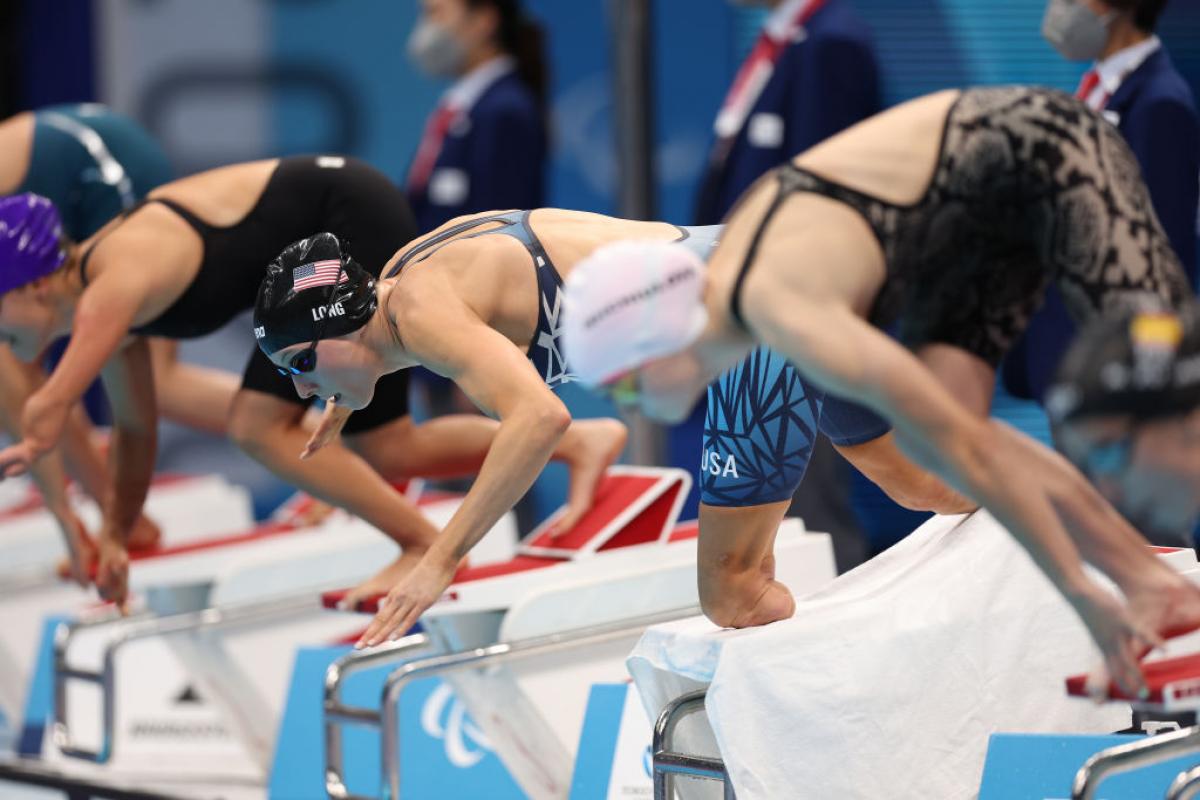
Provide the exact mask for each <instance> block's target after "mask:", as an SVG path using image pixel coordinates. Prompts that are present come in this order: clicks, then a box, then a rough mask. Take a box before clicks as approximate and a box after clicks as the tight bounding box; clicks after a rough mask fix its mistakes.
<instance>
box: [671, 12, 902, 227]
mask: <svg viewBox="0 0 1200 800" xmlns="http://www.w3.org/2000/svg"><path fill="white" fill-rule="evenodd" d="M763 4H764V5H770V6H771V7H772V11H771V15H770V17H769V18H768V20H767V23H766V25H765V26H764V28H763V31H762V33H761V35H760V36H759V39H758V43H757V44H756V45H755V47H754V50H753V51H752V52H751V54H750V56H749V57H748V58H747V60H746V62H745V63H744V64H743V65H742V67H741V69H740V70H739V72H738V75H737V77H736V78H735V80H734V84H733V86H732V87H731V88H730V90H729V93H728V95H727V96H726V98H725V102H724V104H723V106H722V108H721V111H720V113H719V114H718V115H717V120H716V124H715V125H714V128H715V134H716V142H715V144H714V146H713V149H712V152H711V154H710V158H709V163H708V167H707V170H706V172H705V176H704V179H703V182H702V183H701V189H700V193H699V196H698V197H697V202H696V210H695V223H696V224H697V225H715V224H717V223H719V222H720V221H721V219H722V218H723V217H724V216H725V214H726V212H728V211H729V209H730V208H731V207H732V206H733V203H734V202H735V201H736V200H737V198H738V197H739V196H740V195H741V194H742V192H744V191H745V190H746V189H747V188H748V187H749V186H750V184H752V183H754V181H755V180H757V179H758V177H759V176H760V175H762V174H763V173H765V172H767V171H768V170H770V169H772V168H774V167H777V166H779V165H780V164H782V163H783V162H784V161H786V160H787V159H789V158H791V157H792V156H794V155H796V154H797V153H799V152H801V151H803V150H806V149H808V148H809V147H812V146H813V145H815V144H817V143H818V142H820V141H822V140H823V139H827V138H828V137H830V136H832V135H833V134H835V133H837V132H839V131H841V130H843V129H844V128H848V127H849V126H851V125H853V124H854V123H856V122H858V121H859V120H861V119H865V118H866V117H869V116H871V115H872V114H874V113H876V112H877V111H879V110H880V96H879V70H878V66H877V63H876V59H875V48H874V44H873V43H872V38H871V31H870V29H869V28H868V27H867V25H866V23H864V22H863V21H862V19H861V18H860V17H859V16H858V14H857V13H856V12H855V10H854V8H853V6H851V5H850V3H848V2H846V0H773V2H766V3H763Z"/></svg>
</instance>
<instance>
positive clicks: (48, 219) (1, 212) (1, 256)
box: [0, 194, 67, 294]
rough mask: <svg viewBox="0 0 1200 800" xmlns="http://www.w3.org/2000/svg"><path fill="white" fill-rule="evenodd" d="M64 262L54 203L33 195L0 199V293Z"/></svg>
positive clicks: (29, 280)
mask: <svg viewBox="0 0 1200 800" xmlns="http://www.w3.org/2000/svg"><path fill="white" fill-rule="evenodd" d="M66 259H67V254H66V252H65V251H64V250H63V248H62V218H61V217H60V216H59V215H58V209H57V208H55V207H54V203H52V202H50V201H49V200H47V199H46V198H44V197H42V196H41V195H36V194H18V195H13V196H12V197H2V198H0V294H4V293H5V292H10V291H12V290H13V289H19V288H20V287H22V286H24V285H25V284H27V283H32V282H33V281H35V280H37V279H38V278H41V277H43V276H44V275H49V274H50V273H51V272H54V270H56V269H58V268H59V267H60V266H62V263H63V262H64V261H66Z"/></svg>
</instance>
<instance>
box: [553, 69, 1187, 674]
mask: <svg viewBox="0 0 1200 800" xmlns="http://www.w3.org/2000/svg"><path fill="white" fill-rule="evenodd" d="M636 249H637V248H636V247H630V248H629V251H627V252H625V253H624V254H623V255H622V257H621V258H620V259H614V258H613V257H611V256H609V255H608V254H606V253H604V252H603V251H601V252H599V253H597V254H596V257H595V258H594V259H593V260H592V261H591V262H590V263H588V264H586V265H581V266H580V267H579V268H578V269H577V270H576V273H575V274H574V275H572V276H571V278H569V279H568V280H567V283H566V288H565V290H564V295H565V297H564V305H565V309H566V312H565V313H566V324H567V331H566V333H565V335H564V339H565V342H566V345H565V346H566V353H567V361H568V364H569V365H570V367H571V369H572V370H574V371H576V372H577V373H578V374H579V376H580V379H581V380H583V381H584V382H586V383H589V384H592V385H603V386H605V387H606V390H607V391H609V392H610V393H614V394H617V395H620V396H621V397H623V398H625V399H626V400H627V401H628V402H631V403H634V404H638V405H640V406H641V408H642V409H643V410H644V411H646V412H647V413H649V414H650V415H651V416H654V417H658V418H662V419H679V418H680V417H681V416H682V415H683V414H684V413H686V411H687V410H688V409H689V408H690V407H691V406H692V404H693V403H694V402H695V400H696V398H697V397H698V395H699V393H700V392H701V391H702V390H703V388H704V387H705V386H706V385H707V384H708V382H709V381H710V380H712V378H713V377H714V376H716V375H718V374H720V373H721V372H723V371H724V370H725V369H727V368H728V367H729V366H730V365H731V364H732V363H735V362H737V361H738V360H740V359H741V358H743V357H744V356H745V355H746V353H747V352H748V351H749V350H750V349H751V348H752V347H753V346H755V344H757V343H762V344H766V345H768V346H770V347H772V348H773V349H774V350H776V351H778V352H780V353H782V354H783V355H785V356H786V357H787V358H788V359H789V360H790V361H791V362H792V363H793V364H795V365H796V367H797V368H798V369H799V370H801V372H803V373H804V374H805V375H807V376H808V377H809V378H810V379H811V380H812V381H813V382H814V383H816V384H818V385H820V386H822V387H823V388H825V389H827V390H829V391H831V392H834V393H836V394H839V395H841V396H844V397H846V398H848V399H850V400H853V401H856V402H859V403H862V404H864V405H866V406H868V407H870V408H872V409H873V410H875V411H877V412H878V413H880V414H881V415H882V416H884V417H885V418H886V419H888V420H889V421H890V422H891V423H892V425H893V426H894V429H895V431H896V436H897V438H898V439H899V440H900V441H901V443H902V445H903V446H904V447H905V449H906V450H907V452H908V453H909V454H910V455H911V456H912V457H913V458H914V459H915V460H916V461H917V462H918V463H920V464H922V465H923V466H925V467H926V468H928V469H931V470H932V471H934V472H935V473H937V474H938V475H940V476H941V477H943V478H944V479H946V480H947V481H948V482H950V483H951V484H952V485H953V486H955V488H957V489H959V490H960V491H962V492H964V493H965V494H967V495H968V496H970V497H972V498H973V499H975V500H977V501H979V502H980V504H981V505H983V506H984V507H986V508H988V509H989V510H990V511H992V513H993V514H995V516H996V517H997V519H998V520H999V521H1000V522H1001V523H1002V524H1004V525H1005V526H1006V527H1007V528H1008V529H1009V530H1010V531H1011V532H1012V533H1013V534H1014V535H1015V536H1016V537H1017V538H1018V539H1019V540H1020V541H1021V542H1022V544H1023V545H1024V546H1025V547H1026V548H1027V549H1028V550H1029V551H1030V554H1031V555H1032V556H1033V557H1034V558H1035V560H1036V561H1037V562H1038V563H1039V565H1040V566H1041V567H1042V569H1043V570H1044V571H1045V572H1046V573H1047V575H1048V576H1049V577H1050V578H1051V579H1052V580H1053V581H1054V583H1055V584H1056V585H1057V586H1058V587H1059V589H1060V591H1062V592H1063V593H1064V595H1065V596H1066V597H1067V598H1068V599H1069V600H1070V601H1071V602H1072V603H1073V605H1074V606H1075V608H1076V609H1077V610H1078V612H1079V613H1080V615H1081V617H1082V618H1083V619H1084V621H1085V623H1086V624H1087V625H1088V627H1089V629H1090V631H1091V633H1092V636H1093V638H1094V639H1095V640H1096V642H1097V643H1098V644H1099V646H1100V648H1101V650H1102V651H1103V653H1104V655H1105V657H1106V660H1107V663H1108V666H1109V668H1110V669H1111V670H1112V672H1113V673H1114V677H1115V678H1116V679H1117V680H1118V681H1120V682H1121V683H1122V684H1123V685H1124V686H1126V687H1129V688H1134V687H1137V686H1139V685H1140V684H1141V677H1140V673H1139V670H1138V668H1137V656H1138V655H1139V653H1140V652H1141V650H1143V649H1144V647H1145V646H1146V643H1147V642H1149V641H1154V640H1156V638H1157V637H1158V636H1159V635H1167V634H1169V633H1173V632H1176V631H1178V630H1180V629H1189V628H1192V627H1196V626H1200V590H1197V589H1196V588H1195V587H1193V586H1192V585H1190V584H1189V583H1188V582H1187V581H1185V580H1183V579H1182V578H1180V577H1179V576H1178V575H1176V574H1174V573H1173V572H1172V571H1171V570H1170V569H1168V568H1166V567H1164V566H1163V565H1162V564H1161V563H1159V561H1158V560H1157V559H1156V558H1155V557H1154V556H1153V555H1152V554H1151V553H1150V552H1149V549H1148V548H1147V547H1145V546H1144V545H1145V542H1144V540H1143V539H1142V538H1141V537H1140V536H1139V535H1138V534H1137V532H1136V531H1135V530H1134V529H1133V528H1132V527H1130V526H1129V525H1128V523H1126V522H1125V521H1124V520H1123V519H1122V518H1121V517H1120V516H1119V515H1118V514H1117V513H1116V512H1115V511H1114V510H1113V509H1112V508H1111V507H1110V506H1109V505H1108V504H1107V503H1106V502H1105V501H1104V500H1103V498H1101V497H1100V496H1099V495H1098V494H1097V493H1096V492H1095V490H1094V489H1093V488H1092V487H1091V486H1090V484H1088V483H1087V482H1086V481H1085V480H1084V479H1083V478H1082V477H1081V476H1079V475H1078V473H1077V472H1076V471H1075V470H1073V469H1072V468H1070V466H1069V465H1068V464H1067V463H1066V462H1065V461H1064V460H1063V459H1061V458H1058V457H1057V456H1056V455H1055V454H1053V453H1052V452H1050V451H1048V450H1046V449H1045V448H1042V447H1040V446H1038V445H1036V444H1035V443H1033V442H1032V441H1030V440H1028V439H1026V438H1025V437H1023V436H1021V435H1019V434H1017V433H1016V432H1014V431H1012V430H1011V429H1009V428H1007V427H1006V426H1003V425H1001V424H999V423H994V422H990V421H989V420H988V419H987V411H988V407H989V404H990V399H991V396H992V387H993V385H994V380H995V365H996V363H997V361H998V360H999V359H1000V357H1001V356H1002V355H1003V354H1004V351H1005V350H1006V348H1007V347H1008V346H1009V345H1010V344H1011V342H1012V341H1013V339H1014V338H1015V337H1016V336H1017V335H1018V334H1019V333H1020V332H1021V330H1022V329H1023V327H1024V325H1025V323H1026V322H1027V320H1028V319H1029V316H1030V315H1031V314H1032V313H1033V311H1034V310H1035V309H1036V308H1037V306H1038V304H1039V303H1040V301H1041V296H1042V292H1043V291H1044V289H1045V287H1046V285H1047V284H1048V283H1049V282H1050V281H1056V282H1057V283H1058V284H1059V285H1060V286H1061V287H1062V289H1063V294H1064V297H1065V298H1067V300H1068V304H1069V305H1070V307H1071V309H1072V311H1073V312H1074V313H1075V314H1076V315H1077V316H1078V317H1079V319H1080V321H1086V320H1087V319H1088V318H1089V317H1094V316H1096V315H1098V314H1100V313H1101V312H1109V311H1116V310H1118V309H1120V308H1122V307H1126V308H1128V307H1134V306H1138V305H1141V304H1145V303H1149V302H1153V303H1156V304H1164V305H1170V304H1174V303H1178V302H1180V301H1181V300H1182V299H1183V298H1184V297H1185V296H1186V294H1187V292H1188V287H1187V282H1186V279H1185V277H1184V273H1183V270H1182V269H1181V268H1180V266H1179V264H1178V262H1177V261H1176V260H1175V257H1174V255H1173V254H1172V252H1171V249H1170V245H1169V243H1168V242H1167V239H1166V236H1165V235H1164V234H1163V232H1162V228H1161V227H1160V225H1159V224H1158V221H1157V219H1156V218H1155V216H1154V212H1153V209H1152V206H1151V204H1150V199H1149V196H1148V195H1147V192H1146V189H1145V187H1144V186H1143V185H1142V183H1141V181H1140V179H1139V177H1138V171H1137V166H1136V162H1135V161H1134V159H1133V156H1132V154H1131V153H1130V152H1129V150H1128V148H1127V147H1126V145H1125V144H1124V142H1123V141H1122V140H1121V137H1120V134H1119V133H1118V132H1117V131H1116V130H1115V129H1114V128H1112V126H1110V125H1109V124H1108V123H1107V122H1106V121H1104V120H1103V119H1102V118H1101V117H1100V116H1098V115H1097V114H1095V113H1093V112H1091V111H1090V110H1088V109H1087V108H1086V107H1085V106H1084V105H1083V104H1081V103H1079V102H1078V101H1076V100H1074V99H1072V98H1070V97H1068V96H1067V95H1064V94H1061V93H1059V92H1053V91H1048V90H1040V89H1025V88H997V89H977V90H967V91H963V92H942V93H939V94H936V95H930V96H928V97H925V98H920V99H918V100H915V101H912V102H910V103H906V104H904V105H901V106H898V107H896V108H894V109H891V110H889V111H886V112H884V113H882V114H879V115H877V116H875V117H872V118H870V119H868V120H866V121H864V122H862V123H860V124H858V125H856V126H854V127H853V128H850V129H849V130H847V131H844V132H843V133H841V134H838V135H837V136H834V137H833V138H831V139H829V140H827V141H825V142H823V143H822V144H820V145H817V146H816V147H814V148H812V149H811V150H809V151H807V152H805V153H803V154H801V155H800V156H798V157H797V158H796V159H795V160H794V161H793V162H792V163H791V164H789V165H787V166H784V167H782V168H780V169H778V170H776V171H775V172H773V173H770V174H768V175H766V176H764V177H763V178H762V179H761V180H760V181H759V182H758V183H757V184H756V185H755V186H754V187H752V188H751V189H750V190H749V191H748V192H747V193H746V195H745V196H744V197H743V198H742V200H741V201H740V203H739V205H738V206H737V208H735V209H734V211H733V212H732V213H731V216H730V218H729V220H728V224H727V225H726V229H725V234H724V237H723V239H722V240H721V245H720V247H719V248H718V249H717V252H716V253H715V254H714V256H713V258H712V259H711V260H710V262H709V267H708V270H707V273H706V272H705V270H704V268H703V265H701V264H699V263H698V262H697V261H696V260H695V259H691V258H688V257H687V256H686V254H684V253H681V252H679V251H675V252H670V249H669V248H663V247H661V246H660V247H642V248H641V250H642V253H641V255H640V256H639V255H638V254H637V253H636V252H632V251H636ZM692 315H699V316H700V317H701V318H702V319H703V322H702V323H700V324H696V323H694V322H692V321H691V317H692ZM681 321H685V322H686V324H682V323H681ZM892 323H898V325H899V331H900V337H901V340H902V342H903V343H904V344H906V345H908V347H909V348H910V349H905V348H904V347H902V346H900V345H899V344H897V343H896V342H895V341H893V340H891V339H890V338H889V337H888V336H887V335H886V334H885V333H884V332H883V331H882V330H880V328H881V327H883V326H885V325H889V324H892ZM1084 560H1087V561H1090V562H1091V563H1093V564H1095V565H1096V566H1097V567H1099V568H1101V569H1102V570H1104V571H1105V572H1106V573H1107V574H1108V575H1109V576H1110V577H1112V578H1113V579H1114V580H1115V581H1116V582H1117V583H1118V584H1119V585H1120V586H1121V588H1122V590H1123V591H1124V594H1125V597H1126V598H1127V600H1128V605H1127V606H1122V605H1120V604H1118V603H1117V602H1116V601H1115V600H1114V599H1113V598H1112V596H1111V595H1110V594H1108V593H1107V592H1106V591H1105V590H1104V589H1102V588H1101V587H1099V586H1098V585H1097V584H1096V583H1095V582H1094V581H1092V580H1091V579H1090V578H1088V576H1087V574H1086V573H1085V571H1084V569H1083V561H1084ZM771 594H772V593H768V595H771ZM772 597H773V599H772ZM772 597H766V596H765V599H764V602H766V603H776V604H778V606H779V613H780V614H781V615H782V614H783V613H785V612H784V610H783V609H784V606H785V604H786V602H787V600H788V598H787V597H786V594H785V593H784V592H783V591H782V588H781V587H780V588H779V589H777V590H776V591H774V593H773V595H772Z"/></svg>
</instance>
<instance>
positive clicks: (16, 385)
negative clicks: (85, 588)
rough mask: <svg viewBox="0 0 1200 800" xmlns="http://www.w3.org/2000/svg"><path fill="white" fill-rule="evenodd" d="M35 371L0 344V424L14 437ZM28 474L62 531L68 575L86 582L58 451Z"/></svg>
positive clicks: (80, 538)
mask: <svg viewBox="0 0 1200 800" xmlns="http://www.w3.org/2000/svg"><path fill="white" fill-rule="evenodd" d="M37 370H39V367H37V366H35V365H32V366H31V365H27V364H23V363H22V362H21V361H20V360H19V359H18V358H17V357H16V356H14V355H13V354H12V351H10V350H9V349H8V348H7V347H0V426H3V428H4V430H5V431H6V432H7V433H8V434H9V435H10V436H12V437H13V438H14V439H20V438H21V409H22V408H23V407H24V404H25V401H26V400H27V399H28V398H29V396H30V395H31V394H33V391H34V386H35V383H36V382H35V380H34V379H33V375H32V371H37ZM30 476H31V477H32V478H33V481H34V483H35V484H37V487H38V489H39V490H40V491H41V493H42V502H44V503H45V505H46V510H47V511H49V512H50V513H51V515H53V516H54V519H55V521H56V522H57V523H58V527H59V530H61V531H62V535H63V543H64V544H65V545H66V547H67V553H68V554H69V555H70V559H71V573H72V576H73V577H74V578H75V580H76V582H78V583H81V584H86V583H87V580H88V577H87V572H86V566H87V557H86V552H85V547H86V542H85V534H84V530H83V524H82V523H81V522H80V521H79V518H78V517H76V516H75V512H74V511H72V510H71V503H70V502H69V501H68V499H67V475H66V471H65V470H64V469H63V463H62V458H61V457H60V454H59V453H58V452H52V453H51V454H50V455H48V456H47V457H46V458H43V459H42V460H41V461H38V462H37V463H36V464H34V465H33V469H31V470H30Z"/></svg>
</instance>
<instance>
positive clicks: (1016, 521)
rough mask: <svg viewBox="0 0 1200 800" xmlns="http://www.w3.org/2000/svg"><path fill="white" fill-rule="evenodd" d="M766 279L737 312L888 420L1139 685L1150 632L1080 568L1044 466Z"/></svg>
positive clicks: (850, 325)
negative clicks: (971, 501)
mask: <svg viewBox="0 0 1200 800" xmlns="http://www.w3.org/2000/svg"><path fill="white" fill-rule="evenodd" d="M768 284H769V282H768V281H758V282H755V281H751V282H749V283H748V284H747V287H746V288H747V291H746V294H745V295H744V305H743V308H744V311H745V317H746V319H747V320H748V322H749V323H750V326H751V328H752V329H753V331H754V333H756V334H757V335H758V337H759V338H760V339H761V340H762V342H763V343H765V344H767V345H768V346H770V347H773V348H775V349H776V350H778V351H779V352H782V353H784V354H785V355H786V356H787V357H788V358H789V359H790V360H791V361H792V363H793V364H795V365H796V367H797V368H798V369H800V370H801V371H803V372H804V373H805V374H806V375H808V376H809V377H810V378H812V379H813V380H814V381H816V382H817V383H819V384H821V385H822V386H824V387H825V388H826V389H827V390H829V391H831V392H834V393H836V394H839V395H842V396H844V397H847V398H849V399H851V400H855V401H857V402H860V403H862V404H864V405H866V406H869V407H870V408H872V409H874V410H876V411H877V412H879V413H880V414H882V415H884V416H885V417H887V418H888V419H889V420H891V421H892V423H893V425H894V426H895V430H896V435H897V438H898V441H899V442H900V444H901V446H902V447H903V448H904V449H905V451H906V452H907V453H908V454H909V455H910V456H911V457H912V458H914V460H916V461H917V463H918V464H920V465H922V466H924V467H926V468H927V469H930V470H932V471H933V472H935V473H937V474H938V475H940V476H941V477H943V478H944V479H945V480H947V481H948V482H949V483H950V484H951V485H953V486H954V487H955V488H956V489H958V490H959V491H960V492H962V493H964V494H965V495H967V496H969V497H973V498H975V499H977V500H979V501H980V503H981V504H982V505H983V506H984V507H986V508H987V509H988V510H990V511H991V512H992V513H993V514H994V515H995V517H996V518H997V519H998V520H999V522H1000V523H1001V524H1002V525H1004V526H1005V527H1006V528H1007V529H1008V530H1009V531H1010V532H1012V534H1013V535H1014V536H1015V537H1016V538H1017V540H1018V541H1019V542H1020V543H1021V545H1022V546H1023V547H1024V548H1025V549H1026V551H1027V552H1028V553H1029V554H1030V556H1031V557H1032V558H1033V559H1034V561H1035V562H1036V563H1037V564H1038V566H1039V567H1040V568H1041V569H1042V571H1043V572H1044V573H1045V574H1046V575H1047V577H1049V578H1050V580H1051V581H1052V582H1053V583H1054V585H1055V586H1056V587H1057V588H1058V590H1059V592H1061V593H1062V595H1063V596H1064V597H1065V598H1066V599H1067V600H1068V601H1069V602H1070V603H1071V604H1072V606H1073V607H1074V608H1075V609H1076V611H1077V613H1079V615H1080V617H1081V618H1082V619H1083V621H1084V623H1085V624H1086V625H1087V627H1088V629H1089V631H1090V633H1091V635H1092V638H1093V639H1094V640H1095V641H1096V643H1097V645H1099V647H1100V650H1101V652H1102V653H1103V654H1104V657H1105V661H1106V664H1107V667H1108V669H1109V671H1110V674H1111V675H1112V676H1113V678H1114V679H1115V680H1116V681H1117V682H1118V683H1119V684H1120V685H1121V686H1122V687H1124V688H1125V689H1126V690H1128V691H1138V690H1139V689H1141V688H1142V687H1143V682H1142V677H1141V673H1140V670H1139V668H1138V657H1139V655H1140V654H1141V652H1143V651H1144V650H1145V649H1146V647H1147V646H1148V645H1151V644H1154V643H1156V642H1157V641H1158V639H1157V634H1158V632H1157V631H1154V630H1148V629H1146V628H1145V627H1144V626H1143V625H1142V624H1141V623H1140V622H1139V621H1138V620H1136V619H1135V618H1134V617H1133V616H1132V614H1130V613H1129V611H1128V610H1127V609H1126V608H1124V607H1123V606H1122V605H1121V604H1120V603H1119V602H1118V601H1117V600H1116V599H1115V598H1114V597H1113V596H1112V595H1110V594H1108V593H1107V592H1106V591H1105V590H1104V589H1102V588H1101V587H1100V586H1098V585H1097V584H1096V583H1095V582H1094V581H1092V580H1091V579H1089V578H1088V576H1087V574H1086V573H1085V572H1084V569H1083V560H1082V558H1081V557H1080V554H1079V551H1078V549H1076V547H1075V545H1074V543H1073V542H1072V540H1071V537H1070V536H1069V535H1068V532H1067V530H1066V529H1065V528H1064V525H1063V522H1062V520H1061V519H1060V518H1059V516H1058V513H1057V511H1056V508H1055V498H1053V497H1052V496H1051V495H1050V494H1048V493H1047V489H1046V482H1047V480H1051V481H1054V476H1053V475H1052V474H1051V473H1052V471H1051V470H1047V469H1045V468H1044V467H1045V465H1044V464H1042V465H1036V464H1035V465H1033V466H1034V467H1042V468H1031V465H1030V464H1028V463H1027V461H1026V460H1024V459H1022V458H1021V455H1022V454H1021V453H1020V451H1019V448H1016V447H1014V444H1013V442H1012V441H1011V438H1010V437H1008V436H1006V435H1005V433H1004V432H1003V431H1002V430H1000V429H998V428H997V427H996V426H994V425H992V424H991V423H990V422H989V421H988V420H986V419H981V418H978V417H976V416H974V415H972V414H971V413H970V412H968V411H967V410H966V409H965V408H963V407H962V406H961V405H960V404H959V403H958V402H957V401H956V400H955V399H954V398H953V396H951V395H950V393H949V392H948V391H947V390H946V389H945V388H944V387H943V386H942V385H941V384H940V383H939V382H938V381H937V379H936V378H935V377H934V375H933V374H932V373H931V372H930V371H929V370H928V369H927V368H926V367H925V366H924V365H923V364H922V363H921V362H920V361H919V360H918V359H917V358H916V357H915V356H914V355H913V354H912V353H910V352H909V351H907V350H905V349H904V348H903V347H901V346H900V345H899V344H897V343H896V342H894V341H893V340H891V339H890V338H889V337H887V336H886V335H885V334H883V333H882V332H880V331H878V330H876V329H875V328H873V327H872V326H871V325H869V324H868V323H866V322H865V321H864V320H863V319H862V318H860V317H859V316H858V315H857V314H855V313H854V312H853V311H852V310H851V309H850V308H848V307H847V306H846V305H844V304H842V303H839V302H837V301H832V302H831V301H830V300H829V298H811V297H805V296H804V295H803V294H801V293H799V292H789V291H782V292H781V291H778V287H771V286H769V285H768ZM1055 482H1056V481H1055Z"/></svg>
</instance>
